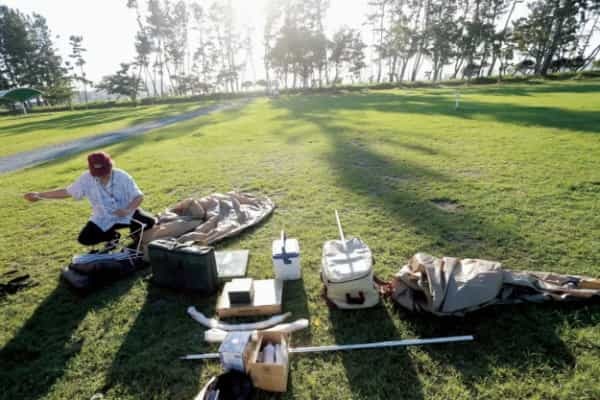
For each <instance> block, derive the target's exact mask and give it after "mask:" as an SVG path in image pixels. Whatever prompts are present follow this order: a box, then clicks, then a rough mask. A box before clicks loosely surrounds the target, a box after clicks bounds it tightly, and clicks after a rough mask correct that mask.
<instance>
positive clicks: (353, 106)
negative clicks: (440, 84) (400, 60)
mask: <svg viewBox="0 0 600 400" xmlns="http://www.w3.org/2000/svg"><path fill="white" fill-rule="evenodd" d="M272 104H273V105H274V106H275V107H277V108H283V109H286V110H288V111H290V112H291V115H292V116H294V117H298V118H301V119H305V120H308V121H311V122H315V123H317V124H319V125H323V124H325V125H329V126H330V128H331V126H332V125H333V124H334V123H335V119H334V118H333V117H332V115H331V112H337V111H356V112H361V111H365V110H372V111H379V112H385V113H406V114H422V115H430V116H436V115H440V116H447V117H453V118H459V119H474V118H479V117H482V116H483V117H485V118H487V119H488V120H491V121H497V122H502V123H506V124H512V125H520V126H543V127H547V128H556V129H564V130H570V131H583V132H588V133H599V132H600V115H599V114H600V113H598V112H596V111H592V110H591V111H587V110H571V109H564V108H557V107H545V106H544V107H542V106H535V107H534V106H525V105H517V104H512V103H485V102H479V101H471V100H469V99H468V98H466V99H463V100H462V101H461V103H460V108H459V109H458V110H456V109H455V101H454V97H453V96H444V95H441V96H440V95H437V94H431V93H417V94H415V93H409V94H405V93H402V92H395V93H389V92H387V93H372V94H368V95H357V94H352V95H344V96H302V97H300V96H292V97H287V98H281V99H278V100H275V101H273V103H272ZM283 118H284V119H285V118H286V117H283Z"/></svg>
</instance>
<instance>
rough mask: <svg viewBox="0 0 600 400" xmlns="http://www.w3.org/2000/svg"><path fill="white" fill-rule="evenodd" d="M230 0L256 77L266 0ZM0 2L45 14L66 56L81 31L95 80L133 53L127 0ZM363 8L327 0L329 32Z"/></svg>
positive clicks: (360, 17)
mask: <svg viewBox="0 0 600 400" xmlns="http://www.w3.org/2000/svg"><path fill="white" fill-rule="evenodd" d="M201 3H206V2H202V1H201ZM233 3H234V7H235V8H236V11H237V14H238V19H239V21H240V23H241V24H248V25H252V26H254V43H255V47H256V48H255V51H254V53H255V58H256V60H255V64H256V69H257V71H256V73H257V75H259V77H258V78H259V79H260V77H261V75H263V74H262V68H261V66H262V62H260V60H259V56H260V54H262V49H261V46H260V43H261V37H262V26H263V23H264V22H263V21H264V17H263V10H264V9H265V6H266V3H267V0H233ZM0 4H4V5H7V6H9V7H11V8H17V9H19V10H20V11H21V12H24V13H26V14H31V13H32V12H36V13H38V14H41V15H43V16H44V17H45V18H46V20H47V22H48V26H49V27H50V30H51V31H52V33H53V35H57V36H58V38H57V39H56V40H55V43H56V47H57V48H58V50H59V53H60V54H61V56H63V58H65V59H66V58H67V56H68V54H69V53H70V47H69V36H71V35H81V36H83V45H84V47H85V48H86V49H87V52H86V54H85V60H86V62H87V64H86V66H85V71H86V74H87V76H88V79H91V80H92V81H94V82H98V81H99V80H100V79H101V78H102V76H105V75H108V74H111V73H114V72H116V71H117V70H118V69H119V64H120V63H121V62H128V61H132V60H133V58H134V56H135V49H134V45H133V43H134V37H135V33H136V31H137V23H136V20H135V12H134V11H133V10H129V9H128V8H127V7H126V6H125V5H126V0H0ZM367 8H368V7H367V0H331V7H330V9H329V12H328V18H327V20H326V22H327V25H326V26H327V27H328V30H329V31H330V32H331V31H334V30H335V29H336V28H339V27H340V26H342V25H344V24H346V25H348V26H351V27H360V26H361V25H362V23H363V21H364V16H365V15H366V13H367ZM330 32H329V33H330Z"/></svg>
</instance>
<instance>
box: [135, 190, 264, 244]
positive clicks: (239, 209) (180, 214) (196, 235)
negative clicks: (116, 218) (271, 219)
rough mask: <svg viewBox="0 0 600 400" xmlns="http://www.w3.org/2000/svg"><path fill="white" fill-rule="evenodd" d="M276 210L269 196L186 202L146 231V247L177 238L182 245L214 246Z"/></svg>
mask: <svg viewBox="0 0 600 400" xmlns="http://www.w3.org/2000/svg"><path fill="white" fill-rule="evenodd" d="M274 209H275V204H274V203H273V202H272V201H271V199H269V198H268V197H258V196H253V195H251V194H248V193H237V192H229V193H226V194H220V193H215V194H212V195H210V196H206V197H202V198H189V199H185V200H183V201H180V202H179V203H177V204H175V205H174V206H172V207H169V208H167V209H166V210H165V212H163V213H162V214H160V215H159V216H158V222H159V223H158V224H157V225H155V226H154V227H153V228H152V229H149V230H147V231H146V232H144V237H143V239H142V240H143V244H144V247H146V245H147V244H148V243H150V242H151V241H152V240H155V239H161V238H166V237H174V238H177V240H178V241H179V242H182V243H183V242H195V243H200V244H204V245H212V244H214V243H216V242H218V241H220V240H223V239H225V238H228V237H232V236H235V235H238V234H239V233H240V232H242V231H243V230H244V229H247V228H249V227H251V226H254V225H256V224H258V223H260V222H261V221H262V220H263V219H265V218H266V217H267V216H269V215H270V214H271V213H272V212H273V210H274Z"/></svg>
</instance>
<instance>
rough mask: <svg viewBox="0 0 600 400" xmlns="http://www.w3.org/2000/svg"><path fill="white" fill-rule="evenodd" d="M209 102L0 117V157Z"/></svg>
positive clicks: (103, 131) (120, 127) (165, 115)
mask: <svg viewBox="0 0 600 400" xmlns="http://www.w3.org/2000/svg"><path fill="white" fill-rule="evenodd" d="M209 103H210V102H202V103H198V102H195V103H179V104H167V105H165V104H163V105H156V106H143V107H122V108H121V107H119V108H105V109H101V110H81V111H65V112H54V113H40V114H28V115H10V116H4V117H2V116H0V157H2V156H7V155H10V154H14V153H18V152H21V151H27V150H32V149H35V148H39V147H43V146H48V145H52V144H57V143H62V142H66V141H69V140H73V139H79V138H82V137H86V136H93V135H98V134H102V133H105V132H111V131H114V130H117V129H122V128H126V127H128V126H132V125H136V124H140V123H143V122H147V121H152V120H155V119H159V118H163V117H167V116H171V115H177V114H180V113H184V112H186V111H193V110H195V109H198V108H200V107H202V106H205V105H207V104H209Z"/></svg>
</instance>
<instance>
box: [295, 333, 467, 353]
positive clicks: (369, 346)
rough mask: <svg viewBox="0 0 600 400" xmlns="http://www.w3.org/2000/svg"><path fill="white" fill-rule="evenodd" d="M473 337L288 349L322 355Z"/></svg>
mask: <svg viewBox="0 0 600 400" xmlns="http://www.w3.org/2000/svg"><path fill="white" fill-rule="evenodd" d="M473 339H474V337H473V336H472V335H469V336H450V337H442V338H432V339H405V340H392V341H388V342H375V343H358V344H335V345H330V346H313V347H298V348H295V349H293V348H292V349H290V353H324V352H328V351H342V350H360V349H381V348H384V347H400V346H421V345H424V344H436V343H452V342H465V341H471V340H473Z"/></svg>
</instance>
